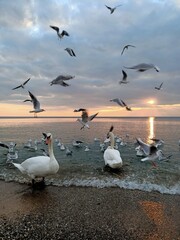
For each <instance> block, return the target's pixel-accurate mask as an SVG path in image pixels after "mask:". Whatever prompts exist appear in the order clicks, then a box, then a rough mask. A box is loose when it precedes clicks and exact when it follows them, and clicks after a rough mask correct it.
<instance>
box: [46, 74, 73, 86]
mask: <svg viewBox="0 0 180 240" xmlns="http://www.w3.org/2000/svg"><path fill="white" fill-rule="evenodd" d="M73 78H75V76H71V75H59V76H58V77H57V78H55V79H54V80H52V81H51V82H50V85H51V86H52V85H54V84H56V85H61V86H63V87H68V86H70V85H69V84H67V83H66V82H65V81H67V80H70V79H73Z"/></svg>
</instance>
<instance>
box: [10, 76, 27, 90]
mask: <svg viewBox="0 0 180 240" xmlns="http://www.w3.org/2000/svg"><path fill="white" fill-rule="evenodd" d="M29 80H30V78H28V79H27V80H26V81H25V82H23V83H22V84H21V85H19V86H17V87H14V88H13V89H12V90H15V89H18V88H23V89H24V86H25V85H26V83H28V82H29Z"/></svg>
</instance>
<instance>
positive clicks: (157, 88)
mask: <svg viewBox="0 0 180 240" xmlns="http://www.w3.org/2000/svg"><path fill="white" fill-rule="evenodd" d="M162 85H163V82H162V83H161V84H160V85H159V87H155V89H156V90H161V88H162Z"/></svg>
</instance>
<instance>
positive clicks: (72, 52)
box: [64, 48, 76, 57]
mask: <svg viewBox="0 0 180 240" xmlns="http://www.w3.org/2000/svg"><path fill="white" fill-rule="evenodd" d="M64 50H65V51H67V52H68V53H69V55H70V56H71V57H76V54H75V52H74V50H73V49H72V48H65V49H64Z"/></svg>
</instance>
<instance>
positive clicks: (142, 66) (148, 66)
mask: <svg viewBox="0 0 180 240" xmlns="http://www.w3.org/2000/svg"><path fill="white" fill-rule="evenodd" d="M125 68H127V69H135V70H137V71H138V72H145V71H147V70H149V69H151V68H154V69H155V70H156V72H159V71H160V69H159V68H158V67H157V66H155V65H154V64H151V63H150V64H149V63H140V64H138V65H135V66H132V67H125Z"/></svg>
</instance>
